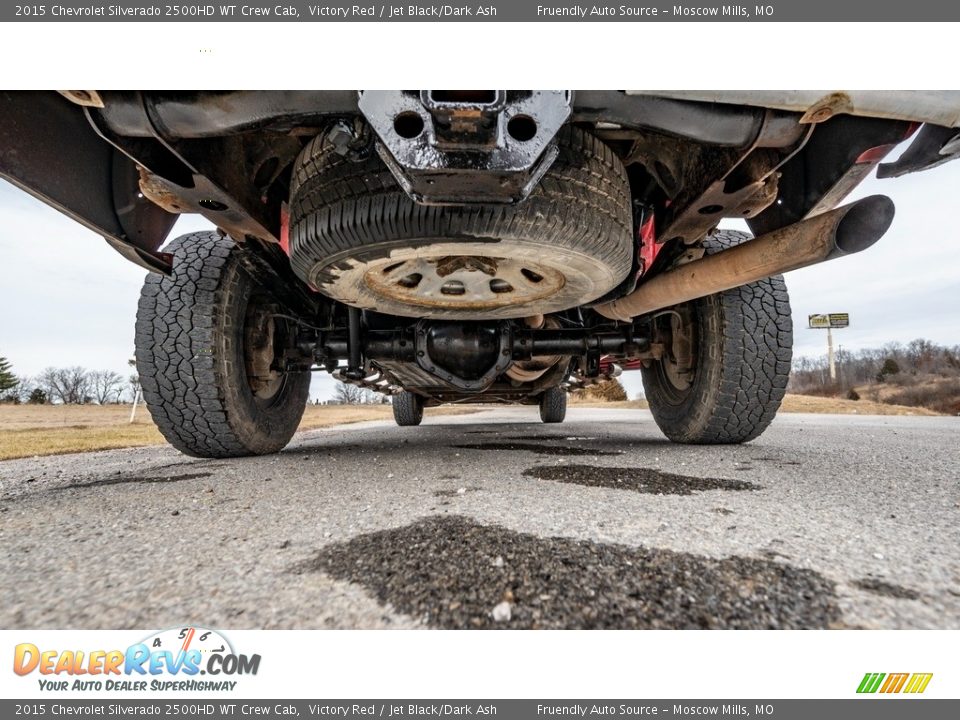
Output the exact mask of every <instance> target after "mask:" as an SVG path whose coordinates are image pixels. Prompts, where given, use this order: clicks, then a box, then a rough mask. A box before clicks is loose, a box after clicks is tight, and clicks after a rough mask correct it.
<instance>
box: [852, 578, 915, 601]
mask: <svg viewBox="0 0 960 720" xmlns="http://www.w3.org/2000/svg"><path fill="white" fill-rule="evenodd" d="M853 586H854V587H856V588H860V589H861V590H866V591H867V592H869V593H873V594H874V595H881V596H883V597H888V598H894V599H895V600H919V599H920V593H918V592H917V591H916V590H911V589H910V588H905V587H903V586H901V585H895V584H894V583H889V582H887V581H886V580H880V579H879V578H870V577H868V578H863V579H861V580H856V581H854V583H853Z"/></svg>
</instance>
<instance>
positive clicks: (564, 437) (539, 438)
mask: <svg viewBox="0 0 960 720" xmlns="http://www.w3.org/2000/svg"><path fill="white" fill-rule="evenodd" d="M596 439H597V438H594V437H586V436H575V435H510V436H509V437H507V440H534V441H541V442H542V441H543V440H567V441H570V440H596Z"/></svg>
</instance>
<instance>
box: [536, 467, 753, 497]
mask: <svg viewBox="0 0 960 720" xmlns="http://www.w3.org/2000/svg"><path fill="white" fill-rule="evenodd" d="M523 474H524V475H525V476H526V477H534V478H538V479H540V480H553V481H556V482H562V483H574V484H576V485H587V486H588V487H605V488H616V489H617V490H632V491H634V492H640V493H649V494H651V495H691V494H692V493H695V492H702V491H705V490H760V489H761V487H760V486H759V485H756V484H755V483H752V482H747V481H746V480H724V479H722V478H702V477H692V476H689V475H674V474H673V473H668V472H663V471H661V470H654V469H653V468H632V467H601V466H597V465H538V466H536V467H532V468H529V469H527V470H524V471H523Z"/></svg>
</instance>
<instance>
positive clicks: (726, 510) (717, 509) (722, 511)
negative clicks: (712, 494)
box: [713, 507, 733, 515]
mask: <svg viewBox="0 0 960 720" xmlns="http://www.w3.org/2000/svg"><path fill="white" fill-rule="evenodd" d="M713 511H714V512H715V513H717V514H718V515H733V510H731V509H730V508H725V507H715V508H714V509H713Z"/></svg>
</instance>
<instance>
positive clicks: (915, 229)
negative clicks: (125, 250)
mask: <svg viewBox="0 0 960 720" xmlns="http://www.w3.org/2000/svg"><path fill="white" fill-rule="evenodd" d="M958 191H960V162H954V163H949V164H947V165H944V166H941V167H939V168H936V169H934V170H931V171H929V172H925V173H920V174H917V175H908V176H907V177H904V178H898V179H895V180H876V179H874V178H871V179H869V180H867V181H866V182H864V183H863V184H862V185H861V186H860V187H859V188H858V189H857V190H856V192H855V194H854V195H852V196H851V197H852V198H855V197H863V196H865V195H871V194H875V193H883V194H886V195H889V196H890V197H891V198H893V200H894V202H895V203H896V206H897V216H896V219H895V220H894V222H893V227H892V228H891V229H890V231H889V232H888V233H887V235H885V236H884V237H883V239H882V240H880V242H879V243H877V244H876V245H875V246H874V247H873V248H871V249H869V250H867V251H865V252H864V253H861V254H859V255H856V256H854V257H851V258H844V259H841V260H837V261H834V262H830V263H826V264H824V265H820V266H816V267H812V268H807V269H804V270H798V271H795V272H792V273H790V274H789V275H787V286H788V288H789V290H790V299H791V303H792V305H793V317H794V336H795V342H794V352H795V355H820V354H823V353H824V352H825V351H826V350H825V347H826V337H825V333H824V331H819V330H808V329H806V322H807V315H808V314H811V313H826V312H849V313H850V327H849V328H848V329H846V330H841V331H838V332H836V333H835V335H834V338H835V340H834V342H835V343H836V344H839V345H842V346H843V347H844V348H845V349H851V350H854V349H858V348H863V347H874V346H879V345H883V344H884V343H886V342H890V341H895V340H896V341H900V342H906V341H909V340H911V339H913V338H916V337H924V338H928V339H930V340H933V341H935V342H939V343H943V344H950V345H953V344H957V343H960V230H958V224H957V215H956V214H955V213H956V209H957V206H958V203H960V195H958ZM0 218H2V219H3V222H2V223H0V251H2V257H3V266H2V267H3V270H2V276H0V277H2V280H0V308H2V315H0V318H2V319H0V356H4V357H7V358H8V359H9V360H10V362H12V363H13V369H14V372H16V373H17V374H18V375H36V374H37V373H39V372H40V371H41V370H42V369H43V368H45V367H47V366H50V365H58V366H65V365H83V366H86V367H88V368H92V369H101V368H103V369H114V370H116V371H117V372H119V373H121V374H122V375H123V376H124V377H126V376H127V375H128V374H129V369H128V367H127V359H128V358H130V357H131V356H132V355H133V324H134V317H135V315H136V309H137V298H138V295H139V292H140V286H141V284H142V282H143V277H144V274H145V271H144V270H142V269H140V268H139V267H137V266H135V265H133V264H132V263H129V262H127V261H125V260H123V259H122V258H121V257H120V255H119V254H117V253H116V252H115V251H114V250H112V249H111V248H110V247H109V246H108V245H107V244H106V243H105V242H104V240H103V239H102V238H100V237H99V236H97V235H95V234H94V233H92V232H90V231H89V230H87V229H85V228H83V227H81V226H80V225H78V224H77V223H75V222H73V221H72V220H70V219H68V218H67V217H65V216H63V215H61V214H60V213H58V212H57V211H56V210H53V209H52V208H49V207H47V206H45V205H43V204H42V203H40V202H39V201H37V200H34V199H33V198H32V197H30V196H29V195H27V194H26V193H24V192H22V191H21V190H19V189H17V188H15V187H13V186H11V185H9V184H7V183H5V182H3V181H0ZM204 227H208V225H207V224H206V222H205V221H204V220H203V219H202V218H200V217H199V216H189V215H188V216H184V217H182V218H181V219H180V221H179V222H178V224H177V226H176V228H175V229H174V233H173V235H172V236H171V237H173V236H174V235H176V234H179V233H183V232H189V231H191V230H195V229H202V228H204ZM623 379H624V381H625V384H626V386H627V389H628V391H629V392H630V395H631V396H633V395H634V394H636V393H637V392H638V391H639V390H640V378H639V374H638V373H625V374H624V376H623ZM332 387H333V381H332V380H331V379H330V378H329V376H327V375H326V373H314V382H313V395H314V397H319V398H321V399H324V398H327V397H329V396H330V393H331V389H332Z"/></svg>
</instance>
